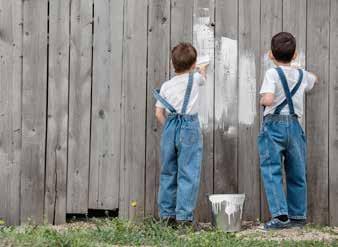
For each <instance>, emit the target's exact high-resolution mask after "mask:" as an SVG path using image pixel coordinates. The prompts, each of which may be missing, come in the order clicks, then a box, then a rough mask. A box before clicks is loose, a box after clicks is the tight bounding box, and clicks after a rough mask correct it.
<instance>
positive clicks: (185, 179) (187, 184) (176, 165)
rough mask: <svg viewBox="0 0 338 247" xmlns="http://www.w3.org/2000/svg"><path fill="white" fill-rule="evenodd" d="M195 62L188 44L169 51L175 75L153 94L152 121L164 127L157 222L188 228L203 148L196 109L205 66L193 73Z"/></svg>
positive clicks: (197, 186) (196, 192)
mask: <svg viewBox="0 0 338 247" xmlns="http://www.w3.org/2000/svg"><path fill="white" fill-rule="evenodd" d="M196 60H197V52H196V49H195V48H194V47H193V46H192V45H191V44H189V43H180V44H178V45H177V46H176V47H175V48H173V50H172V64H173V66H174V68H175V72H176V75H175V76H174V77H173V78H171V79H170V80H169V81H166V82H164V83H163V85H162V87H161V90H160V91H159V90H155V91H154V96H155V98H156V99H157V103H156V118H157V119H158V121H159V122H160V123H161V124H163V125H164V126H163V132H162V138H161V162H162V169H161V175H160V189H159V196H158V206H159V214H160V218H161V219H163V220H166V221H167V222H168V223H169V224H172V223H175V222H176V221H177V222H180V223H182V224H191V222H192V220H193V211H194V209H195V207H196V200H197V196H198V191H199V184H200V173H201V161H202V149H203V144H202V134H201V130H200V123H199V119H198V110H199V109H198V108H199V98H200V86H201V85H203V83H204V78H205V71H206V66H201V67H200V68H199V73H194V70H195V68H196ZM166 112H167V114H166Z"/></svg>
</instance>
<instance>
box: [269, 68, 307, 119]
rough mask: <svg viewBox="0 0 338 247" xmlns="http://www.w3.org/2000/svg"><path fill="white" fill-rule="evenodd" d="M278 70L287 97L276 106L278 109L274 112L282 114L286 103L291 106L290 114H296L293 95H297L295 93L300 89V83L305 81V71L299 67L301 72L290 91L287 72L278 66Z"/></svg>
mask: <svg viewBox="0 0 338 247" xmlns="http://www.w3.org/2000/svg"><path fill="white" fill-rule="evenodd" d="M276 70H277V73H278V75H279V78H280V80H281V82H282V86H283V89H284V93H285V97H286V99H285V100H283V102H282V103H280V104H279V105H278V106H277V107H276V110H275V112H274V114H280V112H281V111H282V109H283V108H284V107H285V106H286V105H288V106H289V111H290V115H295V109H294V106H293V101H292V97H293V96H294V95H295V93H296V92H297V90H298V89H299V87H300V85H301V84H302V81H303V71H302V70H301V69H298V72H299V79H298V82H297V84H296V85H295V86H294V88H293V89H292V91H291V92H290V89H289V86H288V82H287V80H286V77H285V74H284V72H283V70H282V69H281V68H280V67H277V68H276Z"/></svg>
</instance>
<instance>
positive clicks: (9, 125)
mask: <svg viewBox="0 0 338 247" xmlns="http://www.w3.org/2000/svg"><path fill="white" fill-rule="evenodd" d="M21 24H22V2H21V0H15V1H6V0H1V1H0V29H1V33H0V75H1V76H0V88H1V90H0V139H1V141H0V188H1V190H0V219H2V220H4V221H5V222H6V224H8V225H13V224H19V223H20V201H19V199H20V156H21V95H22V94H21V83H22V80H21V75H22V66H21V65H22V58H21V55H22V25H21Z"/></svg>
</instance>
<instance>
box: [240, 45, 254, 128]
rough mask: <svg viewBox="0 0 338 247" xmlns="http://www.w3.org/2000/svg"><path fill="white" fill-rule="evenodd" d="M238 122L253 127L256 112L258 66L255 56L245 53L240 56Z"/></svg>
mask: <svg viewBox="0 0 338 247" xmlns="http://www.w3.org/2000/svg"><path fill="white" fill-rule="evenodd" d="M239 68H240V69H239V88H238V120H239V123H240V124H244V125H252V124H253V123H254V120H255V117H256V114H257V110H256V97H257V91H256V64H255V55H254V54H253V53H252V52H249V51H244V52H242V54H240V56H239Z"/></svg>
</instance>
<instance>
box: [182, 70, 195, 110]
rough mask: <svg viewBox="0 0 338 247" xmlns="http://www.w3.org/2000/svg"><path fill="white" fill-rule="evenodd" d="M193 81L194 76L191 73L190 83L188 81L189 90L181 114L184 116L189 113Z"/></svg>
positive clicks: (186, 91) (186, 92)
mask: <svg viewBox="0 0 338 247" xmlns="http://www.w3.org/2000/svg"><path fill="white" fill-rule="evenodd" d="M193 81H194V74H193V73H190V74H189V81H188V85H187V89H186V90H185V95H184V101H183V106H182V112H181V113H182V114H185V113H186V111H187V107H188V104H189V99H190V95H191V90H192V85H193Z"/></svg>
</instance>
